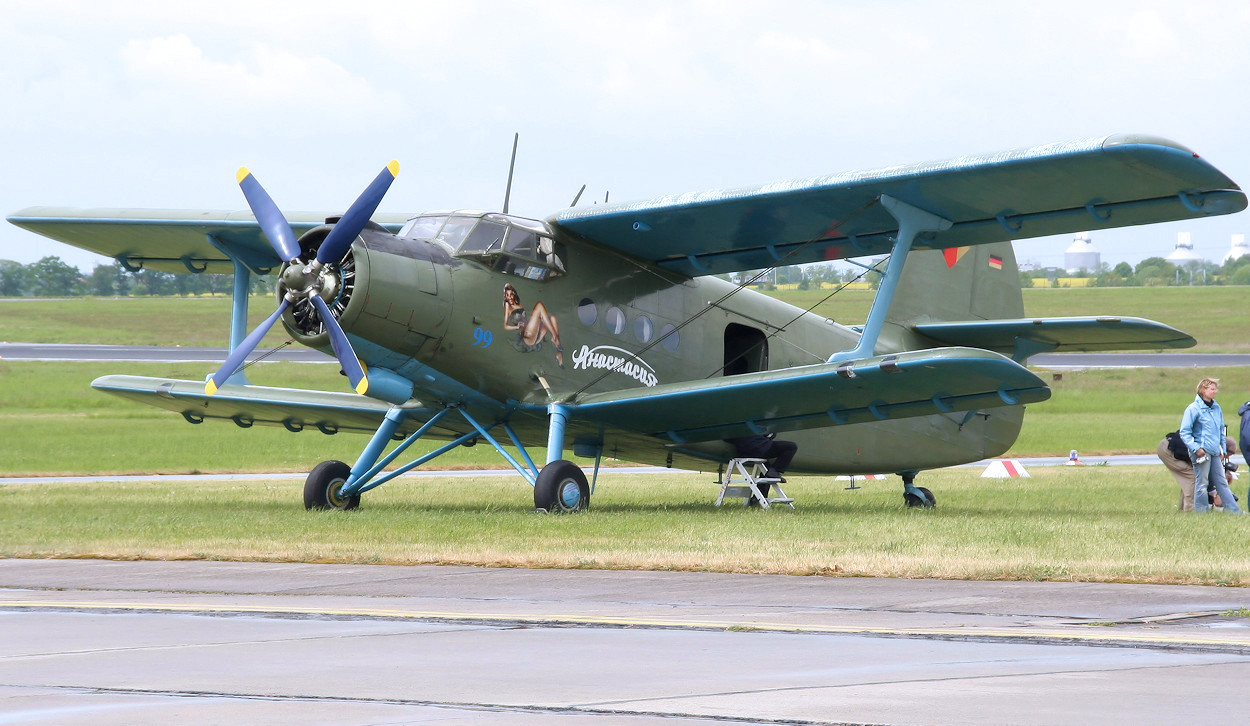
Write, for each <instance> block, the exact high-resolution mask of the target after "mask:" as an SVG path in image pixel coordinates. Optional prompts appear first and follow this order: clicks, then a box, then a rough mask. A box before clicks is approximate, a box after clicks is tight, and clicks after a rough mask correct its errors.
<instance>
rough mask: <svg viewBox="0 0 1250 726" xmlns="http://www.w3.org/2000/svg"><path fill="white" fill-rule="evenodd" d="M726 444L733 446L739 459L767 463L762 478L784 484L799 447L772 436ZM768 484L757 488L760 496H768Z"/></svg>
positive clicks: (745, 438)
mask: <svg viewBox="0 0 1250 726" xmlns="http://www.w3.org/2000/svg"><path fill="white" fill-rule="evenodd" d="M725 441H726V442H727V443H730V444H732V445H733V447H734V449H735V450H736V451H737V452H738V453H737V456H738V458H740V459H765V460H767V461H768V471H766V472H765V473H764V476H765V477H767V478H769V479H777V480H778V481H779V482H782V483H784V482H785V477H783V476H782V474H784V473H786V469H788V468H789V467H790V462H791V461H793V460H794V455H795V454H797V453H798V451H799V445H798V444H796V443H794V442H793V441H778V440H777V439H774V438H773V434H760V435H758V436H742V437H739V438H736V439H725ZM770 484H771V483H770V482H762V483H761V484H760V486H759V488H760V494H763V495H764V496H768V490H769V487H770Z"/></svg>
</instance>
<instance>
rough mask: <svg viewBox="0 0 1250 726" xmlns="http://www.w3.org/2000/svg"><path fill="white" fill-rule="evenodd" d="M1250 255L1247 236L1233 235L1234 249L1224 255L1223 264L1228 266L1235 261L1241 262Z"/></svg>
mask: <svg viewBox="0 0 1250 726" xmlns="http://www.w3.org/2000/svg"><path fill="white" fill-rule="evenodd" d="M1246 255H1250V247H1247V246H1246V236H1245V235H1244V234H1235V235H1233V246H1232V248H1231V249H1230V250H1229V251H1228V252H1225V253H1224V259H1223V261H1222V262H1223V264H1225V265H1227V264H1228V263H1230V262H1232V261H1233V260H1240V259H1241V258H1242V257H1245V256H1246Z"/></svg>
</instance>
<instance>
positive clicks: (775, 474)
mask: <svg viewBox="0 0 1250 726" xmlns="http://www.w3.org/2000/svg"><path fill="white" fill-rule="evenodd" d="M764 478H766V479H776V480H777V482H778V483H780V484H785V483H786V478H785V477H784V476H782V475H781V472H779V471H777V470H776V469H774V468H772V467H769V469H768V471H766V472H764Z"/></svg>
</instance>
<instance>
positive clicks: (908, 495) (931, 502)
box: [899, 471, 937, 509]
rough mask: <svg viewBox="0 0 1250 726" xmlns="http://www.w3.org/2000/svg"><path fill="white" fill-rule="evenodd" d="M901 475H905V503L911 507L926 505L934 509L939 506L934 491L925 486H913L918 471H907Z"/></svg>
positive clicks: (925, 506)
mask: <svg viewBox="0 0 1250 726" xmlns="http://www.w3.org/2000/svg"><path fill="white" fill-rule="evenodd" d="M899 476H901V477H903V503H904V504H906V505H907V506H909V507H924V508H926V509H933V508H934V507H936V506H937V499H935V498H934V496H933V492H931V491H929V490H928V489H925V488H924V487H916V486H913V485H912V483H913V482H915V481H916V472H914V471H905V472H903V473H902V474H899Z"/></svg>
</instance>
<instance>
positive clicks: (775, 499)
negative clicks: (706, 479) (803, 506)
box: [716, 459, 794, 509]
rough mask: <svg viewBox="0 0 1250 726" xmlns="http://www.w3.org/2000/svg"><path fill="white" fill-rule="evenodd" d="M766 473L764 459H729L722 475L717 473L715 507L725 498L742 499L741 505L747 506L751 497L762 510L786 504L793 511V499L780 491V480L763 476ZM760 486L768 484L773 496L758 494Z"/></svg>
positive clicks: (765, 461) (766, 464) (766, 468)
mask: <svg viewBox="0 0 1250 726" xmlns="http://www.w3.org/2000/svg"><path fill="white" fill-rule="evenodd" d="M767 472H768V461H767V460H765V459H730V460H729V463H728V464H727V465H726V467H725V471H724V472H723V473H722V472H720V471H717V472H716V473H717V476H718V477H720V480H719V481H717V482H716V483H717V484H720V496H718V497H716V506H718V507H719V506H720V505H721V504H722V503H724V501H725V497H742V503H743V504H744V505H745V504H749V503H750V501H751V497H755V500H756V501H758V502H759V503H760V506H761V507H763V508H764V509H768V508H769V506H770V505H773V504H788V505H790V508H791V509H794V499H792V498H790V497H787V496H786V493H785V492H783V491H781V480H780V479H778V478H776V477H768V476H764V474H765V473H767ZM760 484H770V485H771V486H770V488H769V489H770V491H771V492H772V493H773V494H774V495H775V496H771V497H766V496H764V495H763V494H760V488H759V485H760Z"/></svg>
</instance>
